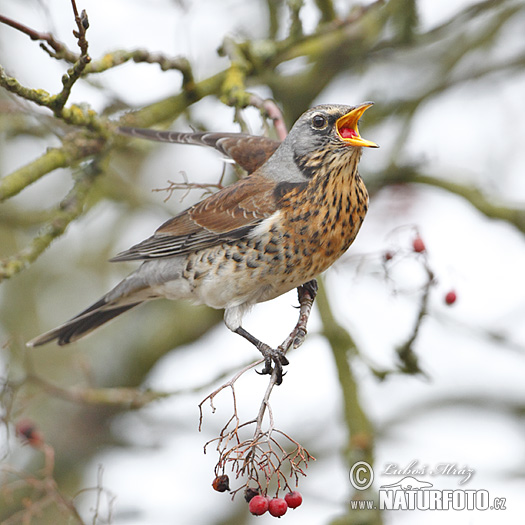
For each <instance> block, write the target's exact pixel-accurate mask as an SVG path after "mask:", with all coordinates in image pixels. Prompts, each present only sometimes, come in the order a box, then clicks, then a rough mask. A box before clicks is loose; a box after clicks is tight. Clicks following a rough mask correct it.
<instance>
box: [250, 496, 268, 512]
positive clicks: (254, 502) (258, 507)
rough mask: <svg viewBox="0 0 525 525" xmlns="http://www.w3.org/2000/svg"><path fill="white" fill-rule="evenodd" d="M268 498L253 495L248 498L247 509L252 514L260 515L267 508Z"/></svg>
mask: <svg viewBox="0 0 525 525" xmlns="http://www.w3.org/2000/svg"><path fill="white" fill-rule="evenodd" d="M268 506H269V504H268V498H267V497H265V496H254V497H253V498H252V499H251V500H250V504H249V509H250V512H251V513H252V514H253V515H254V516H261V515H262V514H264V513H265V512H266V511H267V510H268Z"/></svg>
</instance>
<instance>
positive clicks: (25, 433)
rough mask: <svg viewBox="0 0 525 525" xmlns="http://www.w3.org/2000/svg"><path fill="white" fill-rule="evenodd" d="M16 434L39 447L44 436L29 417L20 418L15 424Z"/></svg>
mask: <svg viewBox="0 0 525 525" xmlns="http://www.w3.org/2000/svg"><path fill="white" fill-rule="evenodd" d="M15 432H16V435H17V436H18V437H19V438H21V439H22V440H24V441H25V442H26V443H28V444H29V445H31V446H32V447H37V448H38V447H41V446H42V445H43V444H44V437H43V436H42V434H41V432H40V431H39V430H38V428H37V427H36V425H35V424H34V423H33V422H32V421H30V420H29V419H22V420H21V421H19V422H18V423H17V424H16V426H15Z"/></svg>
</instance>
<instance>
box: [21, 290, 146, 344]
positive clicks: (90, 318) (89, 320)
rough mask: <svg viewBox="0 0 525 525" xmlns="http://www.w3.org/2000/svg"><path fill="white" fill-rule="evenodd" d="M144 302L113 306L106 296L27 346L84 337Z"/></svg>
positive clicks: (70, 341)
mask: <svg viewBox="0 0 525 525" xmlns="http://www.w3.org/2000/svg"><path fill="white" fill-rule="evenodd" d="M142 302H143V301H137V302H134V303H127V304H120V305H119V304H115V306H114V307H111V305H109V304H108V303H107V302H106V301H105V298H102V299H100V300H99V301H97V302H96V303H94V304H93V305H91V306H90V307H89V308H87V309H86V310H84V311H83V312H81V313H80V314H78V315H77V316H75V317H73V318H72V319H70V320H69V321H67V322H66V323H64V324H63V325H61V326H58V327H57V328H54V329H53V330H50V331H49V332H46V333H44V334H42V335H39V336H38V337H35V338H34V339H32V340H31V341H29V342H28V343H27V346H41V345H45V344H46V343H50V342H51V341H54V340H55V339H56V341H57V343H58V344H59V345H67V344H69V343H72V342H74V341H77V340H78V339H80V338H81V337H84V336H85V335H87V334H88V333H90V332H92V331H93V330H95V329H96V328H98V327H99V326H101V325H103V324H105V323H107V322H108V321H111V319H113V318H115V317H117V316H118V315H120V314H123V313H124V312H127V311H128V310H130V309H131V308H134V307H135V306H138V305H139V304H141V303H142Z"/></svg>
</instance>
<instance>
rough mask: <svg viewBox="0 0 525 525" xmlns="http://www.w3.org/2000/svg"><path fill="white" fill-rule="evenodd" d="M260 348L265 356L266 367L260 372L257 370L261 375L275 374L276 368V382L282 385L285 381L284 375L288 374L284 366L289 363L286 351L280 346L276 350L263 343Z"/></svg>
mask: <svg viewBox="0 0 525 525" xmlns="http://www.w3.org/2000/svg"><path fill="white" fill-rule="evenodd" d="M259 350H260V352H261V353H262V355H263V357H264V368H263V369H262V370H261V371H260V372H259V371H258V370H256V372H257V373H258V374H259V375H266V374H273V372H274V370H275V372H276V381H275V384H276V385H280V384H281V383H282V382H283V377H284V376H285V375H286V372H283V366H286V365H287V364H288V363H289V361H288V359H287V358H286V356H285V355H284V352H283V351H282V350H281V349H280V348H277V349H276V350H275V349H273V348H271V347H269V346H268V345H261V347H260V348H259Z"/></svg>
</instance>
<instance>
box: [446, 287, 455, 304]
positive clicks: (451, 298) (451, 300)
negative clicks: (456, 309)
mask: <svg viewBox="0 0 525 525" xmlns="http://www.w3.org/2000/svg"><path fill="white" fill-rule="evenodd" d="M457 298H458V297H457V295H456V292H455V291H454V290H450V292H448V294H447V295H445V302H446V303H447V304H448V305H451V304H454V303H455V302H456V299H457Z"/></svg>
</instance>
